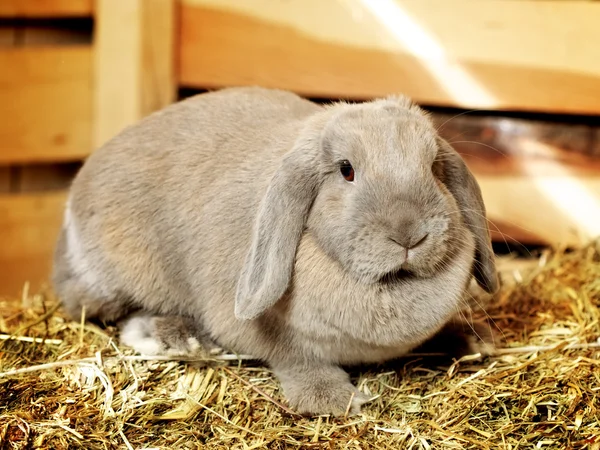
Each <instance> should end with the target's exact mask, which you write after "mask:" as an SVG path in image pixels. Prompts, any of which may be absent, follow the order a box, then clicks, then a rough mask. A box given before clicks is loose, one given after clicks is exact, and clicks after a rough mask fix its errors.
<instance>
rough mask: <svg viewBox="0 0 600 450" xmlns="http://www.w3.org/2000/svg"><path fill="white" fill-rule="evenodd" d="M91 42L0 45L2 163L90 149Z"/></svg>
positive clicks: (62, 157)
mask: <svg viewBox="0 0 600 450" xmlns="http://www.w3.org/2000/svg"><path fill="white" fill-rule="evenodd" d="M91 62H92V55H91V47H88V46H73V47H21V48H18V49H17V48H13V49H11V48H0V67H10V68H11V70H0V98H2V102H0V164H6V163H26V162H35V161H70V160H76V159H81V158H83V157H85V156H87V155H88V154H89V152H90V149H91V142H90V141H91V115H92V105H91V99H92V95H91V87H92V78H91Z"/></svg>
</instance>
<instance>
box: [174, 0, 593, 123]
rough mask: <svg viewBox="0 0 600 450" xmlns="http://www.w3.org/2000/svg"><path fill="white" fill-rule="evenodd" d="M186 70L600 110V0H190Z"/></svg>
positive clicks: (310, 85) (183, 34) (220, 78)
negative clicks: (493, 0)
mask: <svg viewBox="0 0 600 450" xmlns="http://www.w3.org/2000/svg"><path fill="white" fill-rule="evenodd" d="M180 17H181V27H180V29H179V33H180V34H179V45H180V49H179V51H180V58H179V72H178V73H179V81H180V83H181V84H182V85H184V86H189V87H200V88H214V87H220V86H227V85H251V84H260V85H263V86H268V87H278V88H284V89H290V90H293V91H296V92H299V93H302V94H305V95H308V96H321V97H326V98H332V97H334V98H337V97H351V98H370V97H375V96H382V95H386V94H389V93H392V92H404V93H406V94H408V95H409V96H411V97H413V98H414V99H415V100H417V101H418V102H420V103H423V104H431V105H443V106H454V107H461V108H466V109H497V110H523V111H545V112H559V113H577V114H598V113H600V102H598V101H597V99H598V98H600V58H598V57H597V55H598V47H597V43H598V42H600V27H599V26H598V23H600V2H589V1H584V0H581V1H580V0H573V1H553V0H520V1H518V2H517V1H503V2H473V1H470V0H452V1H449V0H430V1H427V2H423V1H420V0H380V1H366V0H329V1H323V0H290V1H285V2H283V1H280V0H244V1H239V0H182V2H181V11H180Z"/></svg>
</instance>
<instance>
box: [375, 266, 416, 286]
mask: <svg viewBox="0 0 600 450" xmlns="http://www.w3.org/2000/svg"><path fill="white" fill-rule="evenodd" d="M414 277H415V274H414V273H412V272H410V271H409V270H406V269H404V268H400V269H398V270H393V271H392V272H388V273H386V274H385V275H383V276H382V277H381V278H380V279H379V282H380V283H381V284H394V283H398V282H399V281H402V280H406V279H408V278H414Z"/></svg>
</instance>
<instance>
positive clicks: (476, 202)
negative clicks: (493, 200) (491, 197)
mask: <svg viewBox="0 0 600 450" xmlns="http://www.w3.org/2000/svg"><path fill="white" fill-rule="evenodd" d="M438 145H439V156H438V160H439V161H441V162H442V164H443V182H444V184H445V185H446V187H447V188H448V190H449V191H450V192H451V193H452V195H453V196H454V198H455V199H456V201H457V203H458V207H459V208H460V212H461V215H462V218H463V220H464V222H465V224H466V226H467V227H468V228H469V230H471V232H472V233H473V235H474V236H475V263H474V265H473V275H474V276H475V279H476V280H477V283H478V284H479V286H481V287H482V288H483V289H485V291H486V292H488V293H490V294H492V293H494V292H496V291H497V290H498V284H499V282H498V274H497V272H496V261H495V257H494V251H493V249H492V242H491V239H490V232H489V228H488V224H487V218H486V211H485V205H484V203H483V198H482V196H481V190H480V188H479V184H477V181H476V180H475V177H474V176H473V175H472V174H471V172H470V171H469V169H468V167H467V165H466V164H465V162H464V161H463V159H462V158H461V156H460V155H459V154H458V153H457V152H456V151H455V150H454V149H453V148H452V147H451V146H450V144H448V143H447V142H446V141H445V140H444V139H442V138H438Z"/></svg>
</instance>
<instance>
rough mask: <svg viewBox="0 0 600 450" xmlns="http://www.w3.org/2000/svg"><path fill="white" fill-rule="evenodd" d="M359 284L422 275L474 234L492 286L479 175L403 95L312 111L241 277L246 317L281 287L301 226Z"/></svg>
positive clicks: (477, 270)
mask: <svg viewBox="0 0 600 450" xmlns="http://www.w3.org/2000/svg"><path fill="white" fill-rule="evenodd" d="M305 231H307V232H309V233H311V234H312V235H313V236H314V238H315V239H316V241H317V242H318V243H319V245H320V246H321V247H322V248H323V250H324V251H325V253H327V254H328V255H329V256H330V257H331V258H333V259H334V260H335V261H337V262H338V263H339V264H340V265H341V266H342V267H343V268H344V269H345V270H346V271H347V272H348V273H349V274H350V275H351V276H353V277H354V278H356V279H357V280H358V281H360V282H363V283H389V282H394V281H395V280H396V279H397V278H398V277H399V276H402V275H403V274H406V275H411V276H416V277H428V276H431V275H432V274H434V273H435V272H436V271H437V270H439V269H440V268H441V267H443V266H444V265H445V264H446V263H447V262H448V260H449V259H450V258H452V257H453V254H455V253H456V250H457V249H458V248H459V246H460V245H461V243H462V241H463V240H464V236H465V233H472V234H473V236H474V238H475V242H476V250H475V258H474V261H473V265H472V267H467V268H465V270H472V271H473V275H474V276H475V278H476V280H477V282H478V283H479V285H480V286H481V287H482V288H484V289H485V290H486V291H487V292H490V293H491V292H495V291H496V290H497V288H498V279H497V275H496V269H495V263H494V255H493V251H492V248H491V242H490V237H489V230H488V227H487V220H486V212H485V207H484V204H483V200H482V197H481V192H480V189H479V186H478V184H477V182H476V181H475V179H474V177H473V176H472V174H471V173H470V172H469V170H468V168H467V167H466V165H465V163H464V161H463V160H462V158H461V157H460V156H459V155H458V154H457V153H456V152H455V151H454V150H453V149H452V148H451V147H450V145H448V144H447V143H446V142H445V141H444V140H443V139H441V138H440V137H439V136H438V134H437V132H436V130H435V128H434V127H433V125H432V123H431V121H430V120H429V118H428V117H427V115H426V114H425V113H424V112H423V111H422V110H421V109H420V108H418V107H417V106H415V105H413V104H412V103H411V102H410V100H408V99H407V98H405V97H389V98H387V99H383V100H377V101H373V102H368V103H362V104H355V105H350V104H336V105H333V106H330V107H328V108H325V110H324V111H323V112H322V113H319V114H317V115H315V116H313V117H312V118H311V119H310V120H309V121H308V122H307V124H306V127H305V128H304V130H303V131H302V132H301V134H300V136H299V137H298V139H297V141H296V143H295V145H294V146H293V148H291V149H290V151H289V152H288V153H287V154H286V155H285V157H284V159H283V161H282V163H281V165H280V167H279V169H278V170H277V172H276V173H275V175H274V176H273V178H272V180H271V182H270V184H269V187H268V189H267V192H266V194H265V197H264V199H263V201H262V204H261V208H260V211H259V213H258V216H257V221H256V224H255V227H254V234H253V240H252V244H251V248H250V251H249V253H248V257H247V259H246V262H245V266H244V269H243V272H242V275H241V279H240V282H239V285H238V291H237V298H236V316H237V317H238V318H241V319H252V318H255V317H257V316H258V315H260V314H261V313H262V312H264V311H265V310H266V309H267V308H269V307H271V306H272V305H273V304H274V303H275V302H277V300H278V299H279V298H280V297H281V296H282V295H283V294H284V293H285V291H286V289H287V288H288V285H289V282H290V279H291V275H292V271H293V267H294V260H295V255H296V249H297V246H298V243H299V241H300V238H301V236H302V233H303V232H305Z"/></svg>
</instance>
